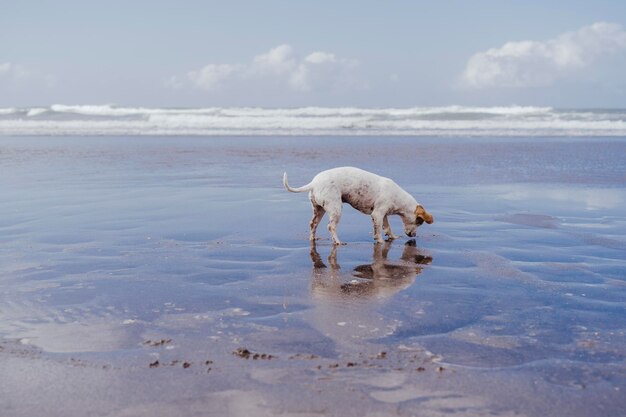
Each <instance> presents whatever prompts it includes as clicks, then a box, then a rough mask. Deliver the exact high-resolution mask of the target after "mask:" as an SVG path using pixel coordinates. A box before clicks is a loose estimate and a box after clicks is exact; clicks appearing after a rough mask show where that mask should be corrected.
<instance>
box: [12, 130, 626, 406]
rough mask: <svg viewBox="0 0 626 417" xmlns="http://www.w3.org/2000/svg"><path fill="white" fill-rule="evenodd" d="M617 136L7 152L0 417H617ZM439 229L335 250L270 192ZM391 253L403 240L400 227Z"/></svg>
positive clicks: (59, 146)
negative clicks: (335, 185) (398, 195)
mask: <svg viewBox="0 0 626 417" xmlns="http://www.w3.org/2000/svg"><path fill="white" fill-rule="evenodd" d="M624 155H626V142H624V141H623V138H602V137H595V138H584V137H581V138H566V137H552V138H536V137H535V138H524V137H508V138H496V137H492V138H471V139H467V138H442V137H439V138H428V137H421V138H415V137H374V136H370V137H340V138H337V137H311V136H309V137H283V138H272V137H263V136H257V137H228V138H220V137H202V136H199V137H126V136H113V137H112V136H102V137H98V136H90V137H81V136H72V137H64V136H58V137H27V136H16V137H10V136H7V137H3V138H2V139H1V141H0V190H1V196H2V198H1V201H0V410H2V411H1V413H0V414H1V415H2V417H18V416H19V417H22V416H23V417H32V416H37V415H45V416H49V417H54V416H63V417H74V416H76V417H86V416H145V415H151V416H173V415H177V416H205V415H215V416H221V415H229V416H276V415H281V416H302V417H304V416H313V415H328V416H340V415H341V416H359V417H363V416H372V417H374V416H415V415H419V416H442V415H455V416H529V417H531V416H533V417H535V416H536V417H545V416H568V417H586V416H592V415H593V416H603V417H618V416H623V413H624V410H625V409H626V395H625V391H626V285H625V284H626V281H625V277H626V238H625V236H626V211H624V207H625V206H626V158H624ZM347 165H351V166H358V167H360V168H363V169H367V170H370V171H373V172H376V173H378V174H380V175H383V176H387V177H390V178H393V179H394V180H395V181H396V182H397V183H398V184H399V185H401V186H402V187H403V188H404V189H406V190H407V191H408V192H410V193H411V194H412V195H414V196H415V197H416V199H417V200H418V201H419V202H420V203H422V204H423V205H424V206H425V207H426V208H427V209H428V210H429V211H430V212H432V214H433V215H434V216H435V223H434V224H433V225H423V226H422V227H420V228H419V229H418V233H417V237H416V238H415V239H406V238H401V239H398V240H395V241H393V242H388V243H387V244H385V245H375V244H374V243H373V239H372V231H371V221H370V219H369V218H368V217H367V216H364V215H362V214H361V213H358V212H356V211H355V210H353V209H352V208H350V207H348V206H345V208H344V214H343V217H342V220H341V223H340V225H339V236H340V237H341V239H342V240H343V241H345V242H347V243H348V244H347V245H346V246H341V247H333V245H332V244H331V241H330V239H329V236H328V232H327V231H326V228H325V227H326V222H327V219H326V218H325V219H324V220H322V226H321V227H320V229H319V231H320V235H321V237H322V239H321V240H320V241H318V242H317V244H316V245H315V246H311V245H310V243H309V241H308V239H307V237H308V222H309V219H310V203H309V202H308V200H307V198H306V195H304V194H290V193H288V192H287V191H285V190H284V188H283V187H282V174H283V172H284V171H287V172H288V174H289V181H290V184H291V185H293V186H299V185H302V184H305V183H307V182H309V181H310V179H311V178H312V177H313V176H314V175H315V174H316V173H317V172H319V171H321V170H323V169H327V168H331V167H335V166H347ZM391 224H392V228H393V229H394V230H395V231H396V232H397V233H398V234H399V232H400V231H401V223H400V220H399V219H398V218H392V219H391Z"/></svg>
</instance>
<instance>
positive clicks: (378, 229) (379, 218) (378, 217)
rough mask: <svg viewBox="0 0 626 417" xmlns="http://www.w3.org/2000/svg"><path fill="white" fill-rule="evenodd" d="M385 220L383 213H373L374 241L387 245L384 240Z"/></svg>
mask: <svg viewBox="0 0 626 417" xmlns="http://www.w3.org/2000/svg"><path fill="white" fill-rule="evenodd" d="M384 218H385V214H384V213H381V212H377V211H374V212H373V213H372V223H374V240H376V242H378V243H385V241H384V240H383V234H382V231H383V221H384V220H383V219H384Z"/></svg>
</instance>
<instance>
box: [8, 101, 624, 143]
mask: <svg viewBox="0 0 626 417" xmlns="http://www.w3.org/2000/svg"><path fill="white" fill-rule="evenodd" d="M0 134H2V135H186V136H192V135H193V136H196V135H197V136H231V135H236V136H256V135H266V136H267V135H272V136H277V135H286V136H310V135H313V136H320V135H332V136H350V135H356V136H380V135H384V136H469V137H485V136H494V137H501V136H531V137H536V136H544V137H545V136H579V137H590V136H625V135H626V109H555V108H551V107H525V106H508V107H464V106H447V107H411V108H356V107H337V108H328V107H303V108H276V109H267V108H220V107H208V108H146V107H117V106H112V105H96V106H89V105H79V106H68V105H60V104H56V105H52V106H47V107H28V108H14V107H9V108H0Z"/></svg>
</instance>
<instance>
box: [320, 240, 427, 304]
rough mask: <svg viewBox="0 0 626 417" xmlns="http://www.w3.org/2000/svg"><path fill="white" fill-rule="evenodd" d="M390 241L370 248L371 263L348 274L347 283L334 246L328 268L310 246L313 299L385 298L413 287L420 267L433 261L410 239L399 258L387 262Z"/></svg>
mask: <svg viewBox="0 0 626 417" xmlns="http://www.w3.org/2000/svg"><path fill="white" fill-rule="evenodd" d="M391 246H392V242H391V241H387V242H385V244H384V245H379V244H375V245H373V248H374V249H373V254H372V263H370V264H364V265H359V266H357V267H356V268H354V270H353V271H352V273H351V276H350V278H351V279H350V280H349V281H346V279H345V278H346V277H345V275H343V276H342V273H341V267H340V266H339V264H338V263H337V246H336V245H334V246H333V247H332V249H331V251H330V255H329V256H328V265H329V266H328V267H327V266H326V265H325V264H324V262H323V261H322V257H321V256H320V255H319V253H318V252H317V248H316V246H315V242H312V244H311V261H312V262H313V274H312V279H311V291H312V293H313V296H314V297H316V296H319V297H331V298H333V297H340V298H387V297H390V296H392V295H393V294H395V293H397V292H399V291H402V290H404V289H406V288H408V287H410V286H411V284H413V282H414V281H415V277H416V276H417V275H418V274H420V273H421V272H422V269H423V265H428V264H430V263H431V262H432V260H433V258H432V257H430V256H426V255H423V254H422V253H420V250H419V249H418V248H417V247H416V245H415V240H409V241H408V242H407V243H406V244H405V245H404V249H403V251H402V255H401V256H400V259H398V260H397V261H390V260H388V259H387V255H388V253H389V250H390V249H391Z"/></svg>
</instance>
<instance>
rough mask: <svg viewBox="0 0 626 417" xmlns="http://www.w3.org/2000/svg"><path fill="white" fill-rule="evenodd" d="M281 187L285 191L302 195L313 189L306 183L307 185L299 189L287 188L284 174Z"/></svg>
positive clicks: (287, 184)
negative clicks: (282, 186) (283, 187)
mask: <svg viewBox="0 0 626 417" xmlns="http://www.w3.org/2000/svg"><path fill="white" fill-rule="evenodd" d="M283 185H284V186H285V188H286V189H287V191H291V192H292V193H303V192H305V191H311V189H312V188H313V187H311V183H308V184H307V185H303V186H302V187H300V188H291V187H290V186H289V183H288V182H287V173H286V172H285V173H284V174H283Z"/></svg>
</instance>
